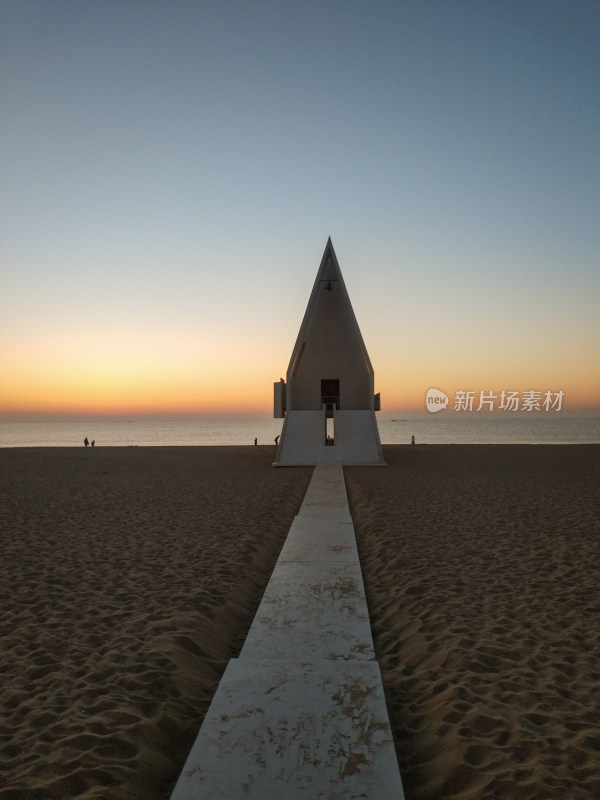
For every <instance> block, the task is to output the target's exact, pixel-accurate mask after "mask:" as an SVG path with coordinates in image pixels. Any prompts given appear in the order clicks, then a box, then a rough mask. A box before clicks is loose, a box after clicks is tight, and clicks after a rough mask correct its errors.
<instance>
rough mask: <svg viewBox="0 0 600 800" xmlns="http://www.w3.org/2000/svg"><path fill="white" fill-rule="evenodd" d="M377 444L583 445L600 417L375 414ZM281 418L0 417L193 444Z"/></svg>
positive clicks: (75, 431) (13, 443)
mask: <svg viewBox="0 0 600 800" xmlns="http://www.w3.org/2000/svg"><path fill="white" fill-rule="evenodd" d="M377 421H378V425H379V435H380V438H381V441H382V443H383V444H410V440H411V436H413V435H414V436H415V439H416V442H417V444H590V443H600V419H595V418H569V417H564V416H560V415H558V414H556V415H555V416H552V417H550V416H548V415H541V414H537V415H531V416H530V417H519V418H508V419H507V418H505V417H496V418H489V417H481V416H471V417H466V416H463V417H450V416H438V415H433V414H429V415H427V416H426V417H424V416H422V417H419V418H412V419H403V418H402V417H401V413H396V414H390V413H384V412H381V413H379V414H378V415H377ZM281 427H282V420H280V419H273V418H272V417H271V416H269V415H268V414H239V415H229V414H227V415H225V414H222V415H206V414H204V415H198V416H178V417H176V416H173V417H163V416H157V417H147V416H140V417H86V418H76V419H69V420H57V419H53V420H46V421H39V420H38V421H18V422H16V421H8V420H5V421H0V447H79V446H83V440H84V438H85V437H86V436H87V438H88V439H89V440H90V441H91V440H92V439H94V440H95V442H96V446H98V447H102V446H105V447H106V446H111V447H115V446H116V447H131V446H139V447H142V446H158V447H162V446H170V445H176V446H198V445H253V444H254V438H255V437H256V439H257V440H258V444H259V445H264V444H273V443H274V439H275V436H277V434H279V433H281Z"/></svg>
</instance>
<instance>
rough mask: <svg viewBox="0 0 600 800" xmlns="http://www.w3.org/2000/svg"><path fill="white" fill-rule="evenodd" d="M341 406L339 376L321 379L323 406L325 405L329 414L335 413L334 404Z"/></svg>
mask: <svg viewBox="0 0 600 800" xmlns="http://www.w3.org/2000/svg"><path fill="white" fill-rule="evenodd" d="M334 404H335V407H336V408H339V407H340V381H339V378H327V379H324V380H322V381H321V408H323V405H325V407H326V409H327V414H328V415H330V414H331V415H333V406H334Z"/></svg>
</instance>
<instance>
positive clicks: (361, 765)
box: [171, 464, 404, 800]
mask: <svg viewBox="0 0 600 800" xmlns="http://www.w3.org/2000/svg"><path fill="white" fill-rule="evenodd" d="M201 798H202V799H206V800H209V798H210V800H220V799H221V798H222V799H223V800H237V798H251V799H252V800H277V799H278V798H285V800H296V799H298V800H300V799H302V800H304V799H305V800H316V799H317V798H323V800H353V799H354V798H368V800H404V794H403V791H402V782H401V779H400V772H399V769H398V763H397V761H396V755H395V751H394V744H393V741H392V735H391V730H390V725H389V720H388V714H387V708H386V705H385V699H384V695H383V687H382V684H381V675H380V672H379V665H378V664H377V662H376V660H375V653H374V650H373V640H372V637H371V628H370V624H369V616H368V611H367V605H366V601H365V596H364V588H363V582H362V575H361V570H360V564H359V560H358V553H357V550H356V540H355V536H354V528H353V525H352V518H351V516H350V512H349V509H348V501H347V497H346V488H345V484H344V476H343V471H342V467H341V466H339V465H337V464H323V465H320V466H317V467H315V471H314V474H313V477H312V480H311V483H310V485H309V488H308V491H307V493H306V497H305V498H304V502H303V504H302V507H301V509H300V513H299V514H298V516H297V517H296V518H295V520H294V522H293V524H292V527H291V528H290V532H289V534H288V537H287V539H286V542H285V545H284V547H283V550H282V552H281V555H280V557H279V560H278V562H277V564H276V566H275V569H274V571H273V574H272V576H271V580H270V582H269V585H268V586H267V589H266V591H265V594H264V596H263V599H262V602H261V604H260V607H259V609H258V611H257V614H256V617H255V618H254V621H253V623H252V626H251V628H250V631H249V633H248V637H247V639H246V642H245V644H244V646H243V648H242V651H241V653H240V656H239V658H234V659H231V661H230V662H229V664H228V666H227V669H226V670H225V673H224V675H223V678H222V680H221V682H220V684H219V686H218V689H217V692H216V694H215V697H214V699H213V702H212V704H211V706H210V708H209V710H208V713H207V715H206V718H205V720H204V723H203V725H202V728H201V729H200V733H199V734H198V738H197V739H196V742H195V744H194V746H193V747H192V750H191V752H190V754H189V756H188V759H187V761H186V763H185V766H184V768H183V772H182V773H181V776H180V778H179V781H178V782H177V785H176V787H175V790H174V792H173V794H172V797H171V800H200V799H201Z"/></svg>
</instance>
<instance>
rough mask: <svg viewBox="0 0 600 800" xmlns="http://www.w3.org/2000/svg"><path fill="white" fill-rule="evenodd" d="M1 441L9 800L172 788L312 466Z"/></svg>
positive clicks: (0, 655)
mask: <svg viewBox="0 0 600 800" xmlns="http://www.w3.org/2000/svg"><path fill="white" fill-rule="evenodd" d="M274 453H275V448H274V447H193V448H192V447H190V448H168V447H164V448H163V447H160V448H136V447H124V448H100V447H95V448H93V449H92V448H87V449H84V448H83V447H81V448H77V449H58V448H56V449H24V450H20V449H15V450H0V470H1V473H0V474H1V481H0V486H1V487H2V488H1V490H0V495H1V496H0V531H1V534H0V542H1V558H0V598H1V608H2V614H1V616H0V626H1V627H0V798H1V799H2V800H8V798H11V800H13V799H14V800H17V799H18V800H34V799H35V800H42V798H43V799H44V800H47V799H50V798H52V799H54V798H56V799H57V800H59V799H60V800H66V798H75V797H78V798H102V799H103V800H104V799H106V800H116V799H117V798H118V799H119V800H121V799H122V798H128V800H129V799H130V798H135V799H136V800H159V798H168V797H169V796H170V794H171V791H172V789H173V786H174V784H175V782H176V780H177V778H178V776H179V774H180V772H181V770H182V768H183V764H184V762H185V759H186V758H187V755H188V752H189V750H190V748H191V746H192V744H193V742H194V740H195V738H196V735H197V733H198V730H199V729H200V724H201V722H202V719H203V716H204V714H205V713H206V710H207V709H208V706H209V704H210V701H211V699H212V696H213V694H214V691H215V689H216V687H217V684H218V682H219V679H220V677H221V675H222V673H223V671H224V669H225V666H226V664H227V662H228V660H229V658H231V657H233V656H236V655H237V654H238V652H239V650H240V649H241V646H242V644H243V642H244V639H245V637H246V633H247V631H248V628H249V627H250V624H251V622H252V619H253V617H254V614H255V612H256V609H257V608H258V604H259V602H260V599H261V597H262V594H263V592H264V589H265V587H266V584H267V582H268V580H269V577H270V574H271V572H272V570H273V567H274V566H275V562H276V560H277V557H278V555H279V551H280V550H281V547H282V545H283V542H284V541H285V537H286V535H287V532H288V530H289V527H290V525H291V523H292V520H293V517H294V515H295V514H296V513H297V512H298V509H299V508H300V505H301V503H302V499H303V497H304V494H305V492H306V488H307V486H308V482H309V480H310V477H311V473H312V470H311V469H301V470H275V469H273V468H272V466H271V464H272V461H273V457H274Z"/></svg>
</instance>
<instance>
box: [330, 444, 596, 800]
mask: <svg viewBox="0 0 600 800" xmlns="http://www.w3.org/2000/svg"><path fill="white" fill-rule="evenodd" d="M384 452H385V456H386V460H387V462H388V464H389V466H388V468H387V469H381V470H376V469H371V470H368V469H364V468H362V469H358V468H353V469H352V468H347V469H345V470H344V473H345V476H346V485H347V488H348V494H349V498H350V507H351V511H352V515H353V518H354V524H355V529H356V535H357V541H358V546H359V552H360V557H361V565H362V569H363V573H364V578H365V588H366V592H367V599H368V602H369V610H370V614H371V622H372V626H373V635H374V640H375V648H376V653H377V658H378V660H379V662H380V665H381V669H382V676H383V682H384V687H385V691H386V698H387V702H388V708H389V712H390V718H391V722H392V727H393V729H394V734H395V738H396V745H397V752H398V758H399V763H400V770H401V773H402V779H403V783H404V786H405V791H406V796H407V800H434V798H437V800H442V799H444V800H445V799H446V798H453V800H459V799H460V800H470V799H471V798H478V799H479V798H498V799H500V798H503V800H506V799H507V798H510V800H515V799H516V798H518V800H534V799H535V800H566V798H569V800H573V799H574V798H597V797H599V796H600V624H599V620H600V447H598V446H596V445H590V446H585V445H584V446H567V445H564V446H539V445H538V446H512V445H499V446H496V445H477V446H466V445H458V446H452V445H436V446H431V447H427V446H423V447H420V446H416V447H410V446H409V447H391V448H390V447H387V448H385V447H384Z"/></svg>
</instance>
